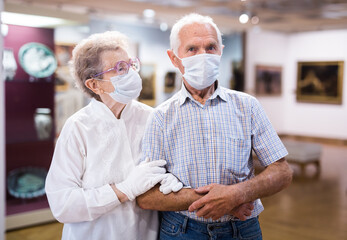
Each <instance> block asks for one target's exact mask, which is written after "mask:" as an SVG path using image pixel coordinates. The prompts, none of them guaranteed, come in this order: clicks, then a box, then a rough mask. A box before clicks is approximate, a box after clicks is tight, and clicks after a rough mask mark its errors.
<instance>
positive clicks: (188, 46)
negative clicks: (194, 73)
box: [185, 44, 196, 50]
mask: <svg viewBox="0 0 347 240" xmlns="http://www.w3.org/2000/svg"><path fill="white" fill-rule="evenodd" d="M195 46H196V45H194V44H188V45H187V46H186V48H185V49H186V50H188V49H189V48H195Z"/></svg>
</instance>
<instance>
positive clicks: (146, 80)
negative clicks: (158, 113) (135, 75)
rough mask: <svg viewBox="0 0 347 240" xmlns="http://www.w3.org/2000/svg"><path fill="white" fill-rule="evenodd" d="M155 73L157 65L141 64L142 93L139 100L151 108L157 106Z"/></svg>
mask: <svg viewBox="0 0 347 240" xmlns="http://www.w3.org/2000/svg"><path fill="white" fill-rule="evenodd" d="M155 73H156V66H155V64H149V63H142V64H141V69H140V76H141V78H142V91H141V93H140V96H139V98H138V100H139V101H140V102H143V103H145V104H147V105H149V106H155V80H156V74H155Z"/></svg>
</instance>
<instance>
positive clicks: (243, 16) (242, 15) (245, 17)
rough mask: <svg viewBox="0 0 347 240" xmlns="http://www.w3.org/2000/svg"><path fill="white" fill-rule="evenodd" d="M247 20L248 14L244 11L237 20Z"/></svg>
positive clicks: (245, 21)
mask: <svg viewBox="0 0 347 240" xmlns="http://www.w3.org/2000/svg"><path fill="white" fill-rule="evenodd" d="M248 20H249V17H248V15H247V14H246V13H243V14H241V15H240V17H239V21H240V23H242V24H245V23H247V22H248Z"/></svg>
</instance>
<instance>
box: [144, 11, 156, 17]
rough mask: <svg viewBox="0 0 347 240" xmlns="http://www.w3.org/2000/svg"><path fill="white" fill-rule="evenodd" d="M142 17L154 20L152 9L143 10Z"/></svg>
mask: <svg viewBox="0 0 347 240" xmlns="http://www.w3.org/2000/svg"><path fill="white" fill-rule="evenodd" d="M143 16H144V17H145V18H154V16H155V11H154V10H153V9H145V10H143Z"/></svg>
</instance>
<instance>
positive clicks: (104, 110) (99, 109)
mask: <svg viewBox="0 0 347 240" xmlns="http://www.w3.org/2000/svg"><path fill="white" fill-rule="evenodd" d="M91 104H92V106H93V108H94V111H95V112H96V113H97V114H99V115H100V116H104V117H107V118H112V119H116V120H119V119H117V118H116V117H115V116H114V114H113V112H112V111H111V109H109V108H108V107H107V106H106V105H105V104H104V103H103V102H100V101H98V100H96V99H95V98H92V99H91ZM130 109H131V102H129V103H128V104H126V105H125V107H124V109H123V111H122V114H121V117H120V119H124V120H127V119H129V117H130V115H131V110H130Z"/></svg>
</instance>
